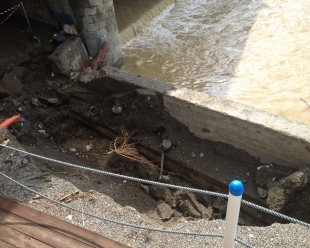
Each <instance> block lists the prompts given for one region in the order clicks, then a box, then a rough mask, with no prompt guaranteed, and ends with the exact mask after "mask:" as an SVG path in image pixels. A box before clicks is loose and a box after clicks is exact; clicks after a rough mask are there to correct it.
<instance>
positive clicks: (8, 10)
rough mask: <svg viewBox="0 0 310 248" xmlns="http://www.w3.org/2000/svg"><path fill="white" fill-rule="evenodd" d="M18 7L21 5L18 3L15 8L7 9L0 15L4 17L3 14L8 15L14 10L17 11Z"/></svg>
mask: <svg viewBox="0 0 310 248" xmlns="http://www.w3.org/2000/svg"><path fill="white" fill-rule="evenodd" d="M20 5H21V4H20V3H19V4H17V5H15V6H14V7H12V8H9V9H7V10H5V11H2V12H0V15H4V14H5V13H8V12H10V11H12V10H14V9H17V8H18V7H19V6H20Z"/></svg>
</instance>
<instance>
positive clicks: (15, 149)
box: [0, 144, 310, 228]
mask: <svg viewBox="0 0 310 248" xmlns="http://www.w3.org/2000/svg"><path fill="white" fill-rule="evenodd" d="M0 147H3V148H8V149H10V150H13V151H17V152H21V153H24V154H27V155H29V156H32V157H36V158H39V159H43V160H46V161H50V162H54V163H58V164H63V165H66V166H70V167H73V168H77V169H82V170H86V171H90V172H95V173H99V174H103V175H106V176H113V177H117V178H122V179H126V180H131V181H135V182H140V183H145V184H153V185H157V186H163V187H167V188H172V189H181V190H185V191H190V192H194V193H201V194H207V195H212V196H216V197H223V198H226V199H227V198H228V195H227V194H221V193H217V192H212V191H207V190H201V189H195V188H189V187H184V186H178V185H173V184H166V183H161V182H156V181H150V180H145V179H141V178H135V177H130V176H125V175H120V174H116V173H112V172H108V171H102V170H97V169H93V168H88V167H85V166H80V165H76V164H72V163H67V162H63V161H59V160H56V159H52V158H48V157H44V156H41V155H37V154H34V153H30V152H27V151H23V150H21V149H17V148H14V147H10V146H6V145H3V144H0ZM241 203H242V204H245V205H248V206H250V207H253V208H256V209H258V210H260V211H263V212H266V213H269V214H272V215H275V216H277V217H279V218H282V219H285V220H287V221H289V222H292V223H297V224H300V225H302V226H305V227H308V228H310V224H308V223H306V222H303V221H300V220H298V219H295V218H292V217H289V216H287V215H284V214H280V213H278V212H276V211H273V210H271V209H267V208H264V207H262V206H259V205H257V204H254V203H252V202H248V201H245V200H241Z"/></svg>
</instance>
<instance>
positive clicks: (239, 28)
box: [122, 0, 310, 125]
mask: <svg viewBox="0 0 310 248" xmlns="http://www.w3.org/2000/svg"><path fill="white" fill-rule="evenodd" d="M123 52H124V55H125V59H124V65H123V67H122V69H123V70H125V71H128V72H131V73H135V74H140V75H143V76H147V77H151V78H155V79H158V80H160V81H165V82H168V83H171V84H174V85H178V86H182V87H187V88H190V89H194V90H197V91H201V92H204V93H206V94H211V95H215V96H218V97H220V98H225V99H229V100H233V101H235V102H240V103H244V104H247V105H250V106H253V107H255V108H258V109H261V110H265V111H268V112H270V113H272V114H275V115H279V116H283V117H286V118H288V119H292V120H298V121H301V122H304V123H307V124H309V125H310V1H305V0H231V1H229V3H228V1H225V0H184V1H180V2H177V3H176V4H175V5H171V6H169V7H168V8H167V9H166V10H165V11H164V12H163V13H161V14H160V15H159V16H158V17H157V18H155V19H154V20H153V21H152V22H151V23H150V24H149V26H146V27H143V28H141V29H139V30H138V36H137V37H136V38H134V39H133V40H131V41H130V42H128V43H126V44H124V45H123ZM308 104H309V105H308Z"/></svg>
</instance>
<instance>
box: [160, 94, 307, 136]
mask: <svg viewBox="0 0 310 248" xmlns="http://www.w3.org/2000/svg"><path fill="white" fill-rule="evenodd" d="M165 95H166V96H167V97H173V98H177V99H179V100H180V101H184V102H187V103H188V104H192V105H194V106H196V107H201V108H206V109H208V110H213V111H216V112H219V113H222V114H223V115H227V116H232V117H234V118H238V119H240V120H243V121H246V122H251V123H253V124H256V125H260V126H264V128H269V129H272V130H274V131H278V132H281V133H286V134H287V135H290V136H295V137H296V138H300V139H302V140H305V141H307V142H310V126H309V125H307V124H305V123H302V122H299V121H294V120H288V119H286V118H284V117H281V116H277V115H273V114H270V113H268V112H265V111H263V110H259V109H256V108H254V107H251V106H248V105H245V104H241V103H237V102H233V101H230V100H226V99H219V98H217V97H214V96H210V95H208V94H205V93H201V92H197V91H193V90H190V89H186V88H178V89H172V90H170V91H167V92H166V93H165Z"/></svg>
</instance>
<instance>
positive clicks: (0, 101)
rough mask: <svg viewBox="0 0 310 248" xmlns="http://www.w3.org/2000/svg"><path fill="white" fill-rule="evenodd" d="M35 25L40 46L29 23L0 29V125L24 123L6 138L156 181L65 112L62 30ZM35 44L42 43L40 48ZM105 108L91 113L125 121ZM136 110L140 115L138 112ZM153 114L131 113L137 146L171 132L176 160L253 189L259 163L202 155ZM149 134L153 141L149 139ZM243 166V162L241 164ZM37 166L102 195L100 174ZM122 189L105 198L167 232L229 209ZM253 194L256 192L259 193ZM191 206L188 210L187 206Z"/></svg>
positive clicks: (146, 189)
mask: <svg viewBox="0 0 310 248" xmlns="http://www.w3.org/2000/svg"><path fill="white" fill-rule="evenodd" d="M32 23H33V31H34V35H35V37H36V38H35V39H34V38H33V37H32V35H29V34H27V26H26V23H25V22H24V21H21V20H20V18H12V19H11V20H9V21H8V22H7V23H5V25H2V26H0V32H1V34H2V35H1V38H0V78H2V83H1V85H0V106H1V107H0V110H1V112H0V121H3V120H4V119H6V118H8V117H10V116H13V115H16V114H20V115H21V118H20V120H19V121H17V122H16V123H15V124H13V125H12V126H11V127H9V131H10V132H11V133H12V134H13V135H14V136H15V137H16V138H17V140H18V142H19V143H20V144H21V145H22V146H23V147H24V148H25V149H26V150H27V151H30V152H33V153H36V154H41V155H44V156H47V157H52V158H55V159H58V160H62V161H67V162H72V163H77V164H80V165H84V166H88V167H92V168H96V169H104V170H109V171H112V172H116V173H121V174H125V175H132V176H139V177H144V178H146V179H155V180H156V178H157V177H158V168H156V169H155V170H152V169H150V167H148V166H146V165H141V164H139V163H136V162H132V161H129V160H126V159H123V158H121V157H119V156H117V155H113V156H111V155H107V152H109V151H110V140H108V139H107V138H105V137H104V136H102V135H100V134H98V133H96V132H95V131H92V130H90V129H88V128H86V127H85V126H83V125H81V123H79V122H78V121H76V120H75V119H74V118H73V116H72V115H71V113H70V111H69V109H68V105H69V102H70V99H69V98H66V97H64V95H59V94H58V91H57V88H59V87H67V88H68V89H70V88H71V87H74V86H75V85H74V83H75V82H72V81H70V79H68V78H61V77H56V76H55V75H53V72H52V71H51V68H50V67H49V65H48V62H47V57H48V56H49V55H50V54H51V53H52V52H53V50H54V49H55V47H56V44H54V43H51V42H50V40H51V37H52V35H53V34H54V33H55V32H56V31H57V30H56V29H55V27H51V26H48V25H44V24H40V23H37V22H32ZM37 38H38V39H39V40H40V41H41V44H38V43H37ZM51 98H55V99H57V103H54V102H51V100H49V99H51ZM113 99H114V98H113ZM126 100H128V101H129V103H128V104H129V105H131V106H134V105H132V103H133V102H134V100H133V99H131V97H130V96H129V97H128V96H126ZM104 103H107V104H109V106H110V105H111V104H112V105H113V104H114V100H107V102H104ZM102 105H103V103H102V102H98V103H97V104H96V105H95V107H94V108H93V109H92V111H91V112H92V113H94V115H97V114H96V113H95V112H96V109H100V108H101V109H103V110H102V111H101V112H100V115H104V116H106V119H104V120H103V121H102V122H103V123H104V124H106V125H107V126H113V125H116V123H119V122H120V121H121V120H120V117H119V116H117V117H115V115H113V114H112V113H111V111H110V110H111V108H110V107H109V108H103V106H102ZM83 107H85V108H88V107H90V106H88V105H87V106H81V108H83ZM136 107H137V108H138V107H139V105H137V106H136ZM155 107H156V106H155ZM107 109H109V111H108V110H107ZM154 109H155V110H154ZM156 109H157V108H154V106H153V107H152V111H153V115H150V117H149V119H148V118H145V119H143V120H142V119H135V118H134V117H132V116H135V115H134V114H135V112H136V109H135V108H134V107H132V108H131V112H130V114H131V115H130V116H131V117H130V118H129V119H128V120H130V123H135V124H134V125H133V124H129V123H127V126H129V128H131V131H134V130H138V131H139V135H137V136H136V137H135V138H136V140H137V141H141V140H145V139H148V140H147V143H149V144H153V145H154V147H158V148H159V145H160V140H159V139H158V133H156V134H154V130H157V131H158V132H161V131H162V132H161V135H162V136H165V135H166V134H165V131H166V133H167V132H168V133H169V135H168V136H169V139H171V141H172V143H173V145H174V147H179V149H174V150H173V151H171V156H172V157H173V158H174V159H182V160H184V161H187V160H191V161H193V166H194V167H195V168H197V169H199V167H200V166H201V165H200V161H201V160H203V161H204V163H206V164H207V163H210V162H211V161H212V162H213V164H214V167H213V168H212V172H211V171H210V174H212V173H213V174H215V175H217V174H218V177H219V178H220V179H221V180H222V181H223V182H226V183H227V182H228V181H229V180H231V179H234V178H239V179H242V180H243V181H244V182H245V183H247V182H249V184H250V182H251V183H254V182H255V171H256V168H257V167H258V166H260V165H261V164H260V163H259V162H258V161H257V160H255V159H254V158H251V157H250V156H249V155H248V154H245V153H243V152H241V151H237V150H236V151H235V150H231V149H228V148H227V146H225V145H223V144H214V143H207V144H204V146H209V148H208V150H210V149H211V148H212V152H211V151H210V152H209V151H207V152H205V151H206V149H207V148H204V150H203V149H202V144H201V143H200V141H198V139H197V140H194V141H191V142H192V143H188V142H187V138H186V136H184V135H185V133H186V132H188V131H187V130H185V129H184V127H183V126H181V125H179V126H178V124H176V123H172V129H165V130H163V129H161V123H162V122H164V121H166V120H167V119H165V118H166V117H165V116H159V115H160V114H162V113H161V112H156V111H157V110H156ZM143 111H144V112H142V113H140V115H137V116H140V117H139V118H141V114H142V115H144V116H147V114H148V113H149V112H150V111H151V110H150V109H148V108H144V110H143ZM90 117H91V116H90ZM136 118H138V117H136ZM128 122H129V121H128ZM171 122H172V121H171ZM138 123H140V124H138ZM145 125H149V128H147V129H145V128H142V126H143V127H145ZM158 128H159V129H158ZM183 129H184V132H183ZM149 133H151V135H149V136H147V135H148V134H149ZM168 136H167V137H168ZM146 137H148V138H146ZM161 138H165V137H161ZM176 144H177V145H176ZM200 150H201V151H200ZM202 150H203V151H204V152H202ZM214 151H215V152H214ZM234 156H238V159H234V158H233V157H234ZM202 157H203V158H202ZM240 161H243V163H242V164H240ZM38 163H39V164H40V165H41V166H39V168H40V170H41V171H44V172H47V173H51V174H54V175H57V176H59V177H61V178H64V179H66V180H73V181H74V178H78V179H79V180H81V181H83V182H84V184H85V183H87V182H90V178H91V179H92V180H91V182H92V183H93V182H96V183H95V184H92V188H93V189H94V190H97V189H98V188H99V187H100V185H101V184H102V183H103V182H102V177H100V176H98V175H93V174H89V173H86V172H81V171H76V170H72V169H66V168H64V167H63V166H57V165H51V164H50V163H46V162H44V161H39V160H38ZM224 163H225V164H226V163H230V166H231V168H230V169H229V168H228V166H227V170H220V171H219V168H220V167H219V168H217V165H218V164H224ZM232 171H233V172H232ZM292 172H293V171H292V170H287V171H285V173H284V174H281V175H282V177H283V176H288V175H289V174H290V173H292ZM165 174H166V175H172V176H171V178H173V180H174V181H173V183H175V184H179V185H183V186H192V185H191V184H190V183H188V182H187V181H186V180H184V178H183V177H182V175H177V174H176V173H170V174H169V172H165ZM249 175H251V176H249ZM171 178H170V179H171ZM104 180H105V181H104V184H105V185H106V184H111V185H113V184H115V183H119V182H120V179H115V178H110V177H107V178H105V179H104ZM125 183H126V187H120V188H118V189H117V190H115V189H113V187H112V186H111V189H113V190H107V191H105V192H104V193H105V194H108V195H109V196H110V197H112V198H113V200H114V201H115V202H117V203H119V204H120V205H121V206H124V207H126V206H131V207H133V208H135V209H137V210H138V211H139V212H140V213H141V214H145V215H147V216H148V217H150V218H151V219H153V220H154V221H155V222H158V223H161V224H165V225H167V226H168V225H170V224H172V223H175V222H177V221H178V219H179V218H181V217H182V218H188V219H189V220H192V219H198V218H208V219H210V220H212V219H218V218H224V216H225V202H221V201H220V202H217V203H214V202H215V201H216V200H218V199H215V198H212V199H202V198H201V197H199V196H192V195H190V194H185V193H184V192H177V191H169V190H168V191H169V192H167V191H166V190H158V189H157V188H156V187H154V188H151V186H149V185H142V186H141V184H139V183H135V182H125ZM84 184H83V185H77V187H81V188H83V187H84ZM255 185H256V184H255ZM210 190H212V187H211V188H210ZM252 190H253V191H256V186H255V188H253V189H252ZM256 197H258V196H256ZM197 199H198V200H197ZM218 201H219V200H218ZM188 202H191V204H187V203H188ZM210 202H211V203H210ZM223 206H224V207H223ZM193 208H194V209H193ZM239 222H240V223H239V224H241V225H263V223H261V222H260V221H258V220H256V219H254V218H252V217H250V216H249V215H247V214H245V213H242V214H241V218H240V220H239Z"/></svg>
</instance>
